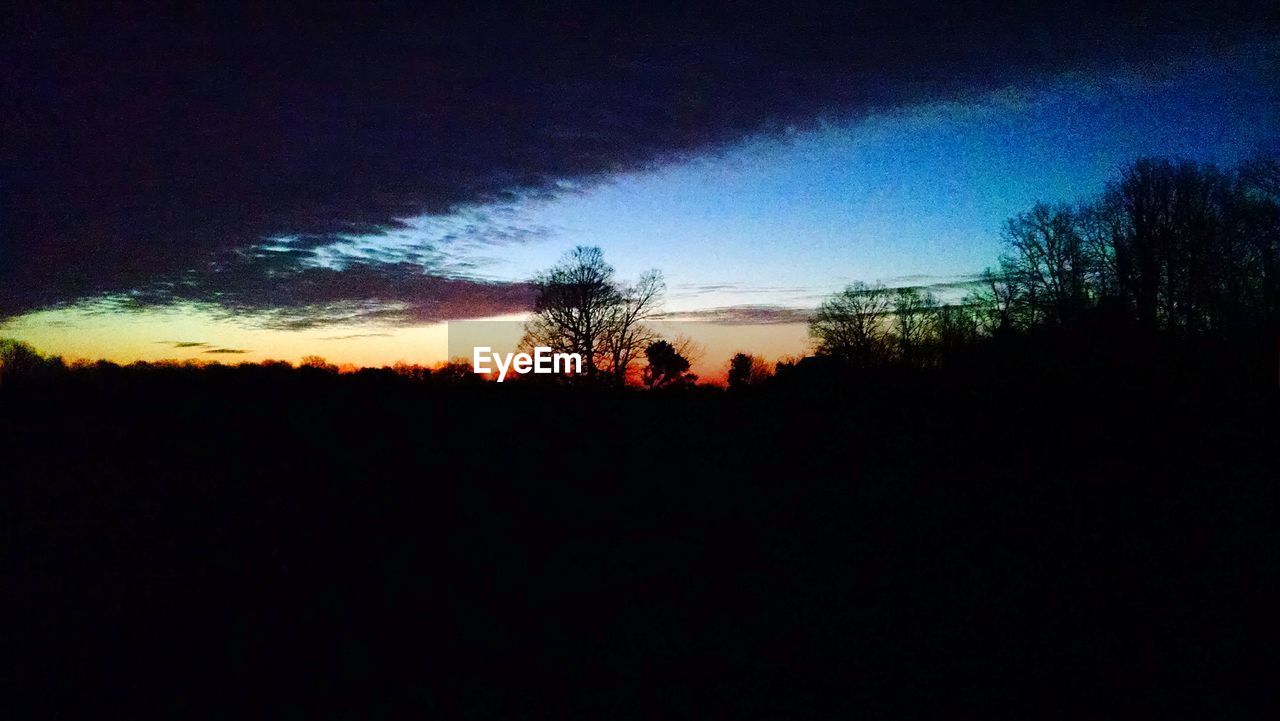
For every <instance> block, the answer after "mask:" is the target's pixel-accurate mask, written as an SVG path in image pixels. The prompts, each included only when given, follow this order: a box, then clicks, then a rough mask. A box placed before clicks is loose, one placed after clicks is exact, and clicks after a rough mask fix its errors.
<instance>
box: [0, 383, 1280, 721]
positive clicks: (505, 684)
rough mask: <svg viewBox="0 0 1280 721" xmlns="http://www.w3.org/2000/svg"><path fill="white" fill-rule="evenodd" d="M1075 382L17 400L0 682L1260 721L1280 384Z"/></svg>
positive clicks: (726, 708)
mask: <svg viewBox="0 0 1280 721" xmlns="http://www.w3.org/2000/svg"><path fill="white" fill-rule="evenodd" d="M1087 378H1088V380H1086V376H1085V375H1083V374H1080V373H1074V372H1066V371H1062V370H1061V369H1060V370H1059V371H1044V373H1042V374H1038V375H1032V374H1029V373H1023V374H1021V375H1019V376H1016V377H1015V376H1010V375H1009V374H1007V373H999V372H995V371H984V372H981V373H978V372H976V371H973V372H962V371H953V372H948V373H933V374H925V373H920V372H913V373H909V374H904V375H896V376H894V375H891V374H877V375H875V376H870V377H866V378H863V379H861V380H859V381H849V380H847V379H846V380H844V381H841V382H834V381H832V380H831V379H823V380H822V382H818V380H817V379H815V378H801V377H798V376H797V377H794V378H790V379H788V378H778V379H775V381H774V382H773V383H772V384H771V385H768V386H765V387H762V388H754V389H746V390H745V391H740V392H735V393H726V392H718V391H714V390H707V389H693V390H687V391H683V392H665V393H664V392H650V393H644V392H603V391H593V390H586V389H572V388H560V387H551V388H538V387H533V386H529V385H527V384H526V385H524V386H521V385H520V384H504V385H503V386H495V385H483V384H481V385H472V384H462V385H458V384H444V383H432V382H430V381H427V382H413V381H409V380H407V379H403V378H398V377H394V376H391V375H389V374H387V375H382V374H376V373H366V374H363V375H357V376H335V375H330V374H326V373H323V372H314V373H309V372H306V371H287V370H286V371H280V370H276V371H272V370H271V369H258V368H248V369H229V368H228V369H221V370H212V371H203V372H196V371H182V370H176V369H175V370H169V371H159V370H154V369H153V370H149V371H145V372H144V371H136V370H131V369H114V368H109V369H100V370H92V369H90V370H81V371H78V372H76V373H74V374H69V375H67V376H66V377H63V378H60V379H57V380H52V381H48V382H45V383H37V384H33V385H30V386H28V387H15V386H12V385H11V386H10V387H9V388H6V389H4V391H3V392H0V438H3V446H4V447H3V453H4V455H3V458H4V472H3V477H4V480H3V485H2V486H0V488H2V493H3V498H2V502H0V508H2V509H3V524H2V526H0V527H2V528H3V533H4V536H3V538H4V541H3V544H4V582H3V584H2V588H3V597H2V598H3V603H2V605H3V608H4V625H5V626H6V627H7V630H6V632H5V634H4V647H5V654H4V655H5V657H6V658H7V659H8V662H9V664H10V665H9V667H8V668H6V669H5V672H4V673H3V676H2V677H3V678H4V679H5V684H6V688H5V689H4V692H3V697H4V698H5V699H6V701H5V705H6V706H8V707H10V708H11V709H13V710H14V711H15V712H21V714H22V715H28V714H37V715H40V716H44V717H47V718H53V717H57V715H58V713H57V712H58V711H59V710H62V709H66V710H68V711H78V712H87V713H88V714H90V715H93V716H97V717H104V716H115V715H116V714H121V713H125V712H126V710H128V709H132V710H135V711H142V710H145V711H151V712H155V711H159V712H161V713H163V714H166V715H169V716H171V717H174V718H178V717H185V716H187V715H190V714H195V713H197V712H205V713H214V715H216V714H217V712H218V711H220V710H226V711H227V712H232V711H236V710H238V711H240V712H242V713H251V714H252V715H258V714H264V715H283V714H284V713H287V712H298V711H303V712H313V713H314V714H315V715H319V716H324V717H350V718H365V717H367V716H368V715H370V714H377V713H379V712H383V711H389V710H413V711H414V713H415V715H417V716H426V717H431V716H438V717H444V718H450V717H460V716H468V717H474V716H492V717H497V718H525V717H536V716H544V715H546V716H555V717H562V718H574V717H577V718H619V717H648V718H683V717H689V718H713V717H724V718H742V717H762V716H763V717H772V718H834V717H844V716H851V715H855V714H857V715H862V714H866V715H871V716H893V717H902V716H934V715H938V714H942V715H944V716H946V717H949V718H966V717H967V718H993V717H1015V716H1017V717H1071V718H1079V717H1084V716H1089V717H1130V716H1132V715H1134V714H1137V713H1144V714H1145V713H1151V712H1160V713H1165V714H1169V715H1173V716H1212V717H1217V718H1229V717H1247V716H1250V715H1251V713H1250V712H1249V709H1253V708H1256V705H1257V704H1259V703H1261V702H1262V701H1264V700H1265V699H1266V697H1267V696H1269V695H1271V694H1273V692H1274V683H1273V681H1274V679H1272V678H1270V677H1269V674H1268V673H1266V671H1265V670H1264V669H1265V666H1263V665H1260V664H1259V662H1258V661H1259V659H1260V658H1264V657H1265V656H1266V655H1267V654H1269V653H1270V652H1271V651H1272V650H1273V648H1272V647H1271V645H1270V642H1269V641H1268V640H1267V638H1266V637H1265V636H1264V635H1263V634H1262V633H1261V629H1262V628H1264V623H1265V621H1267V620H1268V617H1270V616H1271V615H1273V613H1274V609H1273V607H1272V606H1271V604H1270V603H1268V602H1267V601H1266V600H1265V599H1269V598H1271V597H1272V595H1271V594H1272V592H1273V591H1274V589H1275V585H1276V581H1277V575H1278V574H1277V571H1278V569H1280V566H1278V565H1277V557H1276V556H1277V549H1278V548H1280V546H1278V545H1277V543H1276V541H1277V538H1276V536H1277V524H1276V520H1277V510H1278V509H1277V505H1278V503H1277V501H1278V500H1280V493H1278V488H1277V480H1278V477H1277V471H1276V463H1275V440H1276V438H1278V437H1280V434H1278V433H1277V431H1278V430H1280V404H1278V403H1277V397H1276V394H1275V393H1273V392H1259V391H1257V390H1256V389H1252V390H1251V389H1250V387H1249V386H1248V385H1247V384H1242V383H1226V382H1217V383H1210V382H1208V381H1206V380H1204V379H1203V378H1202V377H1201V378H1199V380H1198V381H1197V382H1196V383H1194V384H1191V383H1189V381H1188V378H1185V377H1178V376H1176V375H1175V374H1171V373H1168V372H1165V373H1160V374H1153V373H1151V372H1150V371H1149V370H1143V369H1141V368H1132V369H1129V370H1128V371H1123V370H1113V371H1111V372H1109V373H1108V374H1107V375H1105V376H1104V375H1099V374H1097V373H1092V374H1090V375H1088V376H1087ZM1099 378H1105V380H1099Z"/></svg>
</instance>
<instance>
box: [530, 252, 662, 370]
mask: <svg viewBox="0 0 1280 721" xmlns="http://www.w3.org/2000/svg"><path fill="white" fill-rule="evenodd" d="M534 285H535V286H536V289H537V299H536V301H535V304H534V316H533V318H532V319H530V320H529V322H528V323H526V324H525V335H524V338H523V339H522V340H521V346H522V347H523V348H526V349H527V348H532V347H534V346H545V347H548V348H550V349H552V350H553V351H555V352H561V353H578V354H579V355H581V356H582V361H583V374H584V375H585V376H587V377H589V378H592V377H603V378H607V379H609V380H611V381H612V382H613V383H614V384H616V385H622V384H623V383H625V382H626V377H627V372H628V370H629V369H630V368H631V367H632V365H633V364H634V362H635V361H636V360H637V357H638V355H639V354H640V352H641V351H642V350H643V349H644V348H646V347H647V346H648V345H649V344H650V343H651V342H652V341H653V340H654V339H655V336H654V335H653V334H652V333H651V331H649V329H648V328H647V327H646V326H645V325H644V322H645V321H646V320H648V319H649V318H651V317H652V316H653V315H654V314H655V313H656V312H657V307H658V305H659V303H660V302H661V299H662V294H663V291H664V290H665V285H664V283H663V280H662V274H661V273H660V272H658V271H656V270H652V271H649V272H646V273H645V274H643V275H642V276H641V277H640V279H639V280H638V281H637V282H636V284H635V285H632V286H623V285H621V284H619V283H618V281H617V280H616V279H615V277H614V270H613V266H611V265H609V264H608V263H606V262H605V260H604V254H603V253H602V252H601V250H600V249H599V248H595V247H587V246H578V247H577V248H574V249H573V250H572V251H570V252H569V253H568V254H566V255H565V257H564V258H563V259H562V260H561V261H560V262H559V263H558V264H557V265H556V266H554V267H553V268H551V269H550V270H548V271H546V272H544V273H541V274H539V275H538V276H537V277H536V278H535V279H534Z"/></svg>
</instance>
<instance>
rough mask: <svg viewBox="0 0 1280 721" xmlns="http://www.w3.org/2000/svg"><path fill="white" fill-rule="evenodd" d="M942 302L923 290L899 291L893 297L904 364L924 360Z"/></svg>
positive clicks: (901, 356) (896, 328) (899, 352)
mask: <svg viewBox="0 0 1280 721" xmlns="http://www.w3.org/2000/svg"><path fill="white" fill-rule="evenodd" d="M937 307H938V298H937V296H935V295H934V294H932V293H929V292H927V291H926V292H923V293H922V292H920V289H919V288H898V289H897V290H896V291H895V292H894V294H893V319H894V327H895V330H896V331H897V336H898V356H899V358H901V359H902V361H903V362H904V363H907V364H916V363H919V362H921V361H922V360H923V355H924V350H925V348H926V346H928V345H930V344H931V343H932V341H933V335H934V327H933V323H934V311H935V310H936V309H937Z"/></svg>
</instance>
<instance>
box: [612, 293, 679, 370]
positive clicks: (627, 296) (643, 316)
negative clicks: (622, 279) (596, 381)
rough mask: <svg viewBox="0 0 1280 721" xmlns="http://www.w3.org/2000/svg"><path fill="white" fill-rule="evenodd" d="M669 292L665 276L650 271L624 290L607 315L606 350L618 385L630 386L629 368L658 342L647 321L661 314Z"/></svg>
mask: <svg viewBox="0 0 1280 721" xmlns="http://www.w3.org/2000/svg"><path fill="white" fill-rule="evenodd" d="M665 290H666V283H664V282H663V280H662V273H660V272H658V271H656V270H650V271H647V272H645V273H644V274H642V275H641V276H640V280H639V281H637V282H636V284H635V285H633V286H630V287H627V288H623V289H621V290H620V292H619V293H618V302H617V303H616V304H615V305H614V306H613V307H612V308H610V310H609V312H608V313H607V314H606V315H605V332H604V335H603V341H604V343H603V348H604V351H605V354H606V355H607V363H608V365H607V367H608V369H609V372H610V374H611V375H612V376H613V382H614V384H616V385H623V384H624V383H626V380H627V371H628V369H629V368H631V367H632V365H633V364H634V362H635V361H636V360H637V359H638V358H639V357H640V354H642V353H643V352H644V351H645V349H646V348H648V347H649V346H650V345H651V344H652V343H653V342H654V341H656V340H657V339H658V336H657V334H656V333H654V332H653V331H652V330H651V329H650V328H649V327H648V326H646V325H645V324H644V322H645V321H646V320H648V319H650V318H652V317H653V315H654V313H655V312H657V307H658V304H659V302H661V300H662V294H663V292H664V291H665Z"/></svg>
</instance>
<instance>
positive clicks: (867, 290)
mask: <svg viewBox="0 0 1280 721" xmlns="http://www.w3.org/2000/svg"><path fill="white" fill-rule="evenodd" d="M891 303H892V300H891V296H890V293H889V291H888V290H887V289H886V288H885V287H884V286H883V285H868V284H866V283H862V282H855V283H851V284H850V285H849V286H848V287H846V288H845V289H844V290H842V291H840V292H839V293H836V294H834V295H832V296H830V297H828V298H827V299H826V300H824V301H823V302H822V304H821V305H820V306H818V310H817V311H816V312H815V313H814V314H813V317H812V318H811V319H810V320H809V335H810V336H811V337H812V338H814V339H815V341H816V342H817V351H818V353H819V354H820V355H830V356H834V357H837V358H841V359H843V360H846V361H850V362H853V363H857V364H859V365H864V366H867V365H874V364H876V363H879V362H882V361H884V360H885V359H886V358H887V357H888V354H889V347H890V346H889V339H890V335H889V329H888V323H887V320H888V316H889V309H890V307H891Z"/></svg>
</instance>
